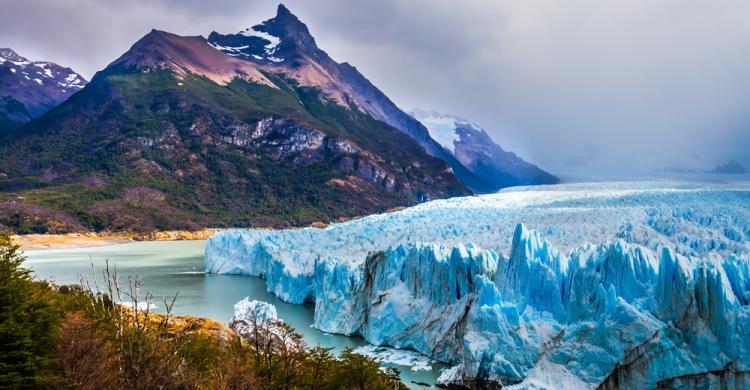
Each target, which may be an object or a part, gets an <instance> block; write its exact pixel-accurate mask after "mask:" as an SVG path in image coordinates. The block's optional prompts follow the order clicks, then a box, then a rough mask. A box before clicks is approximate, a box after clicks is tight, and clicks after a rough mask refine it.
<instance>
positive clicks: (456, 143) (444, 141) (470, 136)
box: [411, 109, 559, 192]
mask: <svg viewBox="0 0 750 390" xmlns="http://www.w3.org/2000/svg"><path fill="white" fill-rule="evenodd" d="M411 115H412V116H413V117H414V118H416V119H417V120H419V121H420V122H422V124H424V125H425V126H426V127H427V129H428V130H429V133H430V136H431V137H432V138H433V139H435V140H436V141H437V142H438V143H440V144H441V145H442V146H443V147H445V148H446V149H448V150H449V151H450V152H451V154H452V155H453V156H455V158H456V159H457V160H458V161H459V162H460V163H461V164H463V166H465V167H466V168H468V169H469V171H471V172H472V173H473V174H474V175H476V176H477V177H479V178H481V180H483V181H484V182H486V183H487V185H488V186H489V191H487V192H494V191H497V190H499V189H501V188H505V187H511V186H519V185H536V184H555V183H558V182H559V179H558V178H557V177H555V176H553V175H552V174H550V173H547V172H545V171H543V170H541V169H539V167H537V166H536V165H534V164H530V163H528V162H526V161H524V160H523V159H522V158H520V157H518V156H517V155H516V154H515V153H513V152H507V151H505V150H503V148H502V147H500V146H499V145H498V144H496V143H495V142H494V141H493V140H492V138H491V137H490V136H489V134H487V132H486V131H484V129H482V128H481V127H479V126H477V125H476V124H474V123H471V122H469V121H467V120H465V119H462V118H459V117H456V116H453V115H448V114H443V113H440V112H437V111H427V110H422V109H416V110H414V111H412V112H411Z"/></svg>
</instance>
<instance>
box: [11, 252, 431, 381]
mask: <svg viewBox="0 0 750 390" xmlns="http://www.w3.org/2000/svg"><path fill="white" fill-rule="evenodd" d="M204 247H205V241H150V242H133V243H126V244H117V245H110V246H99V247H91V248H70V249H45V250H33V251H27V252H26V256H27V257H28V261H27V262H26V265H27V266H29V267H31V268H32V269H33V270H34V272H35V276H36V277H37V278H40V279H50V280H52V281H53V282H54V283H56V284H60V285H62V284H75V283H79V281H80V276H81V275H85V276H86V277H87V278H88V280H89V281H90V282H91V281H93V275H94V274H96V277H97V278H98V280H99V281H101V280H102V275H101V272H102V270H103V269H104V268H105V265H106V262H107V261H109V264H110V267H111V268H112V269H116V270H117V272H118V273H119V275H120V283H121V285H127V281H128V277H129V276H130V277H135V276H136V275H140V276H141V279H142V281H143V285H144V289H147V290H150V291H151V292H153V294H154V303H155V304H156V305H157V306H158V309H157V311H159V310H163V308H164V305H163V304H162V303H161V302H162V299H164V298H167V299H169V300H171V297H172V296H174V294H177V295H178V297H177V301H176V302H175V306H174V310H173V312H174V313H175V314H178V315H192V316H198V317H208V318H212V319H214V320H217V321H221V322H227V321H228V320H229V319H230V318H231V317H232V314H233V308H232V306H233V305H234V303H235V302H237V301H239V300H240V299H242V298H244V297H250V298H251V299H257V300H261V301H265V302H269V303H272V304H274V305H275V306H276V310H277V312H278V315H279V317H280V318H281V319H283V320H284V321H286V322H287V323H289V324H290V325H292V326H293V327H294V328H295V329H296V330H297V332H299V333H300V334H301V335H302V336H303V337H304V339H305V341H306V342H307V343H308V344H309V345H320V346H323V347H332V348H334V349H335V350H336V351H341V350H342V349H344V348H345V347H355V348H356V347H360V346H363V345H366V343H365V342H364V340H362V339H361V338H356V337H346V336H340V335H332V334H327V333H324V332H321V331H319V330H317V329H314V328H312V326H311V324H312V322H313V307H312V306H311V305H292V304H288V303H284V302H282V301H280V300H279V299H277V298H276V297H274V296H273V295H271V294H270V293H268V292H267V291H266V284H265V282H264V281H263V280H262V279H260V278H257V277H252V276H235V275H211V274H203V272H202V271H203V249H204ZM92 265H93V268H92ZM394 367H396V368H398V369H399V370H401V376H402V379H403V380H404V382H405V383H407V384H408V385H410V387H414V388H419V387H418V386H416V385H414V383H413V382H424V383H430V384H433V383H435V379H436V378H437V376H438V375H439V372H437V371H438V370H440V369H442V368H444V366H442V365H439V364H438V365H434V366H433V371H419V372H412V371H411V370H410V369H409V368H408V367H404V366H394Z"/></svg>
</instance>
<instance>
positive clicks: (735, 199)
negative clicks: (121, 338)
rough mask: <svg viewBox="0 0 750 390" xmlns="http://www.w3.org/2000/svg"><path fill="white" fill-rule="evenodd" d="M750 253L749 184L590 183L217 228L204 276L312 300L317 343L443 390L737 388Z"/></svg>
mask: <svg viewBox="0 0 750 390" xmlns="http://www.w3.org/2000/svg"><path fill="white" fill-rule="evenodd" d="M749 243H750V185H747V184H743V183H734V184H715V183H714V184H680V183H596V184H569V185H557V186H543V187H534V188H519V189H513V190H506V191H502V192H500V193H497V194H492V195H484V196H479V197H466V198H454V199H448V200H440V201H433V202H429V203H425V204H422V205H419V206H416V207H412V208H409V209H406V210H402V211H399V212H394V213H388V214H382V215H374V216H369V217H365V218H361V219H357V220H353V221H349V222H345V223H339V224H333V225H331V226H329V227H327V228H325V229H316V228H305V229H295V230H279V231H271V230H236V231H226V232H222V233H219V234H217V235H215V236H213V237H212V238H211V239H209V241H208V243H207V245H206V257H205V261H206V272H212V273H232V274H245V275H256V276H261V277H263V278H265V280H266V282H267V284H268V290H269V291H270V292H272V293H274V294H275V295H277V296H278V297H280V298H281V299H283V300H285V301H287V302H291V303H305V302H312V303H314V304H315V322H314V326H315V327H317V328H319V329H321V330H324V331H326V332H332V333H340V334H346V335H361V336H362V337H363V338H365V339H366V340H367V341H368V342H370V343H372V344H374V345H383V346H390V347H395V348H403V349H412V350H415V351H417V352H420V353H422V354H424V355H426V356H429V357H430V358H432V359H435V360H438V361H442V362H446V363H449V364H451V365H453V366H454V367H453V368H452V369H450V370H446V371H445V372H444V373H443V375H441V381H443V382H444V383H448V382H451V383H456V384H460V383H467V382H471V381H477V380H489V381H493V382H497V383H502V384H504V385H512V386H513V388H527V389H530V388H560V387H573V388H586V387H591V388H593V387H596V386H599V385H602V386H604V387H605V388H606V387H607V386H610V388H614V387H612V386H614V384H617V385H619V386H623V385H627V386H630V387H631V388H652V387H656V386H657V385H659V386H663V387H665V388H680V387H682V388H685V387H686V386H687V388H690V386H693V387H696V388H701V387H706V386H702V385H701V384H706V383H714V384H716V383H721V384H722V385H732V386H735V387H739V388H742V387H744V386H745V385H747V386H750V378H749V377H748V376H747V375H746V374H745V373H746V372H747V371H750V267H749V265H748V260H750V255H749V254H750V244H749ZM701 381H702V382H701ZM709 387H710V386H709Z"/></svg>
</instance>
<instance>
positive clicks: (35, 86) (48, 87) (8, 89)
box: [0, 48, 86, 138]
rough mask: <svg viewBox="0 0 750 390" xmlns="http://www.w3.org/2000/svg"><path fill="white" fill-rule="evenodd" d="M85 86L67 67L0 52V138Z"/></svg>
mask: <svg viewBox="0 0 750 390" xmlns="http://www.w3.org/2000/svg"><path fill="white" fill-rule="evenodd" d="M85 85H86V80H85V79H84V78H83V77H81V75H79V74H78V73H76V72H74V71H73V70H71V69H70V68H65V67H62V66H60V65H57V64H55V63H52V62H44V61H29V60H27V59H26V58H24V57H22V56H20V55H19V54H18V53H16V52H15V51H13V50H12V49H9V48H3V49H0V138H2V137H4V136H7V135H8V133H9V132H10V131H13V130H15V129H17V128H18V127H20V126H21V125H23V124H24V123H26V122H28V121H30V120H32V119H34V118H37V117H39V116H41V115H42V114H44V113H45V112H47V111H49V109H51V108H52V107H55V106H56V105H58V104H60V103H61V102H63V101H64V100H65V99H67V98H68V97H69V96H70V95H72V94H74V93H75V92H77V91H79V90H80V89H81V88H83V87H84V86H85Z"/></svg>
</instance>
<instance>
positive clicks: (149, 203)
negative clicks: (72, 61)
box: [0, 30, 468, 232]
mask: <svg viewBox="0 0 750 390" xmlns="http://www.w3.org/2000/svg"><path fill="white" fill-rule="evenodd" d="M332 98H334V97H332V95H330V94H329V93H328V92H327V91H323V90H321V89H319V88H316V87H312V86H308V85H306V84H303V83H300V82H297V81H296V80H295V79H292V78H290V77H287V76H285V75H284V74H280V73H274V72H271V71H269V69H268V68H266V67H264V66H263V65H260V64H256V63H252V62H248V61H245V60H242V59H239V58H237V57H235V56H231V55H227V54H225V53H223V52H221V51H219V50H216V49H215V48H213V47H212V46H211V45H209V43H208V42H207V41H206V39H204V38H202V37H181V36H177V35H174V34H170V33H167V32H162V31H156V30H154V31H151V32H150V33H149V34H147V35H146V36H144V37H143V38H142V39H140V40H139V41H138V42H136V43H135V44H134V45H133V46H132V47H131V49H130V50H129V51H128V52H126V53H125V54H123V55H122V56H121V57H120V58H118V59H116V60H115V61H114V62H112V63H111V64H110V65H109V66H108V67H107V68H105V69H104V70H102V71H100V72H98V73H97V74H96V75H95V76H94V77H93V79H92V80H91V82H90V83H88V84H87V85H86V86H85V87H84V88H83V89H82V90H81V91H79V92H78V93H76V94H75V95H73V96H72V97H71V98H70V99H68V100H66V101H65V102H64V103H62V104H61V105H59V106H57V107H55V108H53V109H52V110H50V111H49V112H47V113H46V114H45V115H43V116H42V117H40V118H38V119H36V120H34V121H32V122H30V123H29V124H27V125H26V126H24V127H23V129H22V131H21V132H20V134H19V135H17V136H16V137H15V138H14V139H12V140H11V141H10V142H9V143H7V144H5V146H0V188H1V189H2V190H1V191H0V225H3V226H5V227H6V228H10V229H13V230H15V231H17V232H65V231H83V230H115V231H120V230H140V231H151V230H162V229H196V228H200V227H205V226H290V225H301V224H309V223H311V222H315V221H323V222H328V221H331V220H335V219H337V218H348V217H353V216H359V215H364V214H370V213H373V212H382V211H385V210H387V209H389V208H392V207H397V206H404V205H410V204H415V203H418V202H422V201H425V200H429V199H433V198H441V197H450V196H456V195H463V194H467V193H468V190H467V189H466V188H465V187H464V186H463V185H462V184H461V183H460V182H459V181H458V180H457V179H456V177H455V176H454V175H453V174H452V173H451V171H450V169H449V167H448V166H447V165H446V164H445V162H444V161H442V160H440V159H438V158H436V157H433V156H431V155H429V154H428V153H427V152H425V150H424V149H423V148H422V147H421V146H420V145H419V144H418V143H417V142H416V141H414V140H413V139H412V138H411V137H409V136H408V135H406V134H404V133H402V132H401V131H399V130H398V129H396V128H394V127H392V126H390V125H388V124H387V123H384V122H382V121H379V120H377V119H375V118H373V117H372V116H371V115H368V114H367V113H365V112H363V111H360V110H352V109H349V108H347V107H344V106H342V105H341V104H339V103H336V102H333V101H332V100H331V99H332Z"/></svg>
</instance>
